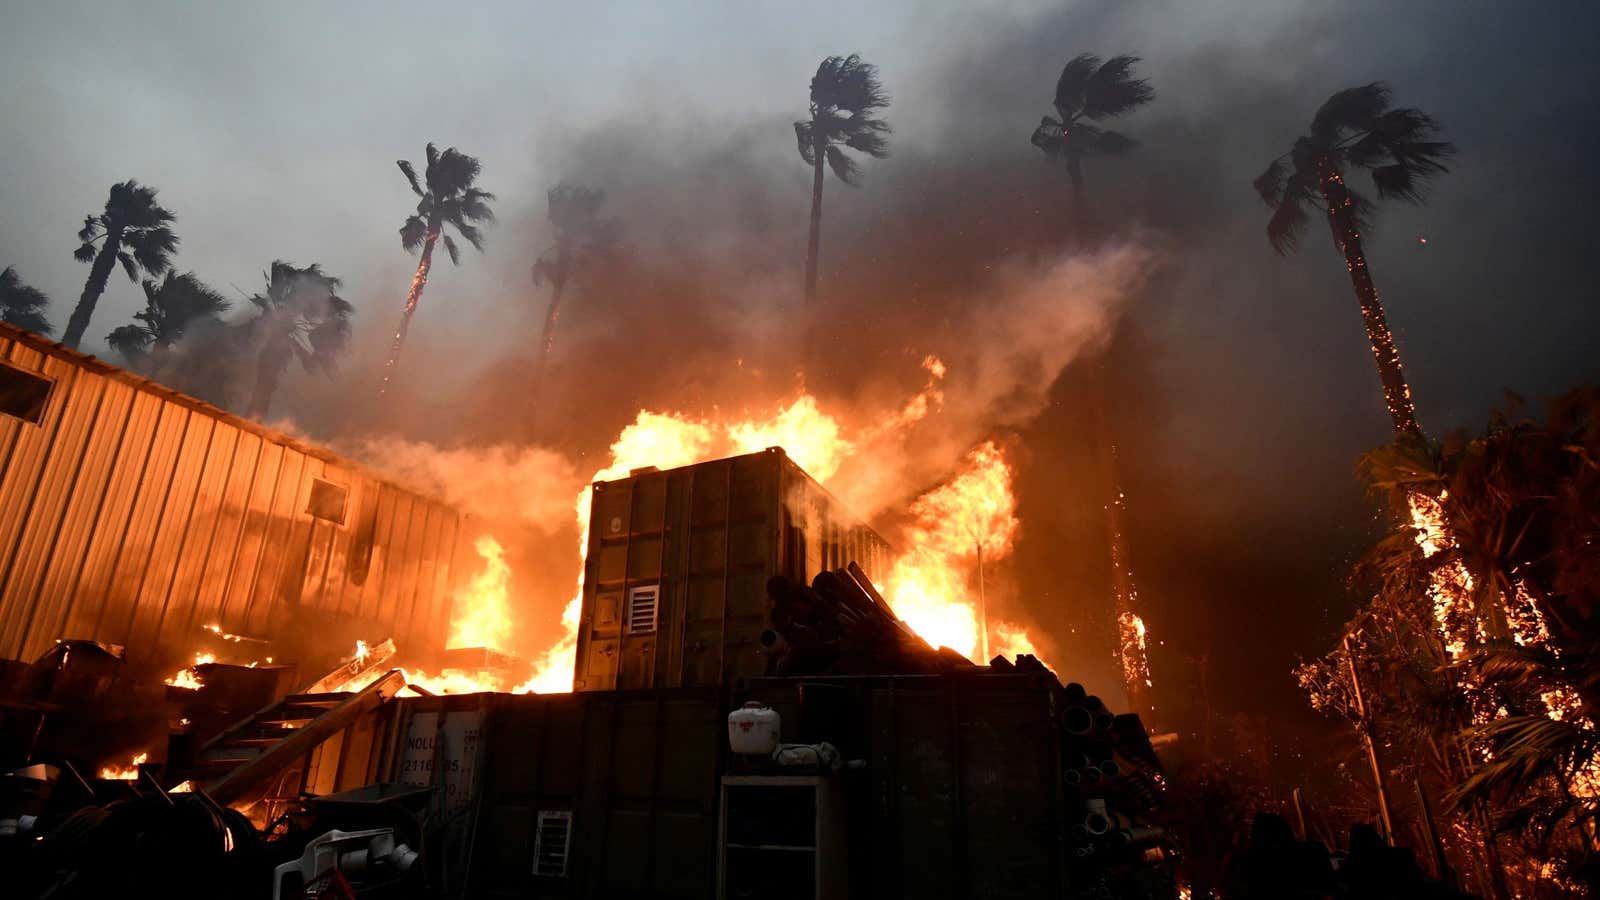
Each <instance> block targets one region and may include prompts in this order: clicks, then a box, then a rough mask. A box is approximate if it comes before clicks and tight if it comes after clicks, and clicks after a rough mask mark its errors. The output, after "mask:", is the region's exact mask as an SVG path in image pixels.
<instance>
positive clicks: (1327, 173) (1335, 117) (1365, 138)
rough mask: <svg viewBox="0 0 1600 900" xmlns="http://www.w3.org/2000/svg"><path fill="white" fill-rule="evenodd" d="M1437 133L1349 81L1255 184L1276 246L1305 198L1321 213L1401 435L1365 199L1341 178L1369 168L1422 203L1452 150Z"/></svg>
mask: <svg viewBox="0 0 1600 900" xmlns="http://www.w3.org/2000/svg"><path fill="white" fill-rule="evenodd" d="M1437 133H1438V126H1437V125H1436V124H1435V123H1434V121H1433V119H1432V118H1431V117H1429V116H1428V115H1427V114H1426V113H1424V112H1422V111H1421V110H1417V109H1391V108H1390V106H1389V88H1388V87H1386V86H1385V85H1383V84H1382V83H1373V84H1369V85H1365V86H1363V87H1356V88H1349V89H1346V90H1343V91H1340V92H1338V93H1337V94H1334V95H1333V96H1332V97H1329V98H1328V101H1327V102H1326V103H1324V104H1322V108H1321V109H1319V110H1317V114H1316V116H1315V117H1313V118H1312V120H1311V132H1310V133H1309V134H1306V135H1304V136H1302V137H1300V138H1299V139H1298V140H1296V141H1295V142H1294V147H1293V148H1291V149H1290V150H1289V152H1288V153H1285V154H1283V155H1282V156H1280V157H1278V158H1277V159H1275V160H1273V161H1272V163H1271V164H1270V165H1268V166H1267V170H1266V171H1265V172H1262V173H1261V176H1260V177H1258V178H1257V179H1256V181H1255V188H1256V191H1257V193H1259V194H1260V195H1261V199H1263V200H1265V201H1266V203H1267V205H1268V206H1270V207H1272V210H1273V213H1272V219H1271V221H1269V222H1268V223H1267V239H1268V240H1269V241H1271V242H1272V249H1274V250H1276V251H1278V252H1279V253H1288V252H1289V251H1291V250H1293V249H1294V248H1295V246H1296V245H1297V244H1298V243H1299V238H1300V234H1301V232H1303V231H1304V230H1305V226H1306V222H1307V221H1308V220H1309V218H1310V214H1309V213H1308V212H1307V208H1308V207H1311V208H1316V209H1320V210H1322V211H1323V212H1324V213H1326V214H1327V216H1328V225H1329V227H1330V228H1331V229H1332V230H1333V242H1334V244H1335V245H1336V246H1337V247H1338V248H1339V252H1340V253H1342V254H1344V262H1345V268H1347V269H1348V270H1349V271H1350V281H1351V283H1352V284H1353V285H1354V287H1355V291H1356V299H1357V300H1359V301H1360V303H1361V318H1362V320H1363V321H1365V322H1366V326H1367V340H1368V341H1369V342H1370V343H1371V345H1372V356H1373V358H1374V359H1375V360H1376V361H1377V364H1378V377H1379V379H1381V381H1382V383H1383V397H1384V402H1385V404H1386V405H1387V406H1388V408H1389V417H1390V419H1392V420H1393V422H1394V430H1395V433H1396V434H1397V435H1401V436H1407V435H1417V434H1420V431H1419V429H1418V428H1417V411H1416V407H1415V406H1414V405H1413V403H1412V400H1411V387H1410V386H1409V385H1408V384H1407V383H1406V377H1405V371H1404V370H1403V369H1401V367H1400V351H1399V350H1398V349H1396V348H1395V345H1394V335H1393V334H1391V333H1390V332H1389V324H1388V321H1387V318H1386V317H1385V316H1384V312H1383V305H1382V304H1381V303H1379V302H1378V288H1377V285H1375V284H1373V281H1372V273H1371V272H1370V271H1369V270H1368V269H1367V256H1366V252H1365V251H1364V250H1363V249H1362V245H1361V234H1362V232H1363V231H1365V230H1366V228H1367V226H1368V222H1369V219H1370V216H1371V212H1372V204H1371V203H1370V202H1368V201H1367V199H1366V198H1364V197H1362V196H1361V195H1360V194H1358V193H1356V192H1355V190H1353V189H1352V188H1351V187H1350V186H1349V185H1348V184H1346V183H1345V170H1346V169H1349V168H1357V169H1367V170H1369V171H1370V172H1371V173H1372V183H1373V186H1374V187H1376V188H1377V190H1378V196H1380V197H1384V198H1389V199H1395V200H1405V201H1408V202H1411V203H1420V202H1422V200H1423V192H1424V188H1426V186H1427V183H1428V180H1429V179H1431V178H1432V177H1433V176H1435V175H1439V174H1442V173H1444V172H1446V171H1448V170H1447V169H1446V168H1445V167H1444V165H1443V162H1442V160H1444V159H1446V158H1448V157H1449V156H1450V154H1451V153H1453V152H1454V151H1455V148H1454V147H1453V146H1451V145H1450V144H1448V143H1445V142H1444V141H1439V140H1434V137H1435V135H1436V134H1437Z"/></svg>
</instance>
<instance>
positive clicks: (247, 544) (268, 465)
mask: <svg viewBox="0 0 1600 900" xmlns="http://www.w3.org/2000/svg"><path fill="white" fill-rule="evenodd" d="M287 456H288V451H287V450H285V449H284V448H283V447H282V446H281V445H279V444H274V443H271V442H269V441H265V440H263V441H262V443H261V453H260V454H259V455H258V456H257V457H256V473H255V482H254V483H253V484H252V485H251V486H250V499H249V500H248V501H247V502H246V504H245V510H244V519H243V521H242V523H241V525H240V527H239V538H238V546H237V547H236V548H235V549H234V551H233V552H234V558H233V561H232V563H230V569H229V572H228V587H227V589H226V590H225V591H224V592H223V596H222V622H221V623H220V624H221V625H222V627H223V628H225V629H227V630H228V631H232V632H238V633H250V605H251V602H252V601H253V600H254V598H255V587H256V578H257V577H258V572H259V570H260V568H261V560H262V557H263V556H264V555H265V553H266V543H267V531H268V529H269V528H270V526H271V524H272V500H273V498H274V497H276V496H277V491H278V481H279V479H280V478H281V477H282V474H283V465H284V460H285V458H286V457H287Z"/></svg>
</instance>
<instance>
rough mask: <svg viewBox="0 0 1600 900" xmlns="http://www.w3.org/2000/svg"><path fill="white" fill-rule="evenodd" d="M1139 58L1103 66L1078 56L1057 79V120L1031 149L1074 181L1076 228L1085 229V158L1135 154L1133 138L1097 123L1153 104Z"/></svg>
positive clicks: (1044, 126)
mask: <svg viewBox="0 0 1600 900" xmlns="http://www.w3.org/2000/svg"><path fill="white" fill-rule="evenodd" d="M1138 62H1139V57H1137V56H1113V57H1111V58H1110V59H1108V60H1105V61H1104V62H1102V61H1101V60H1100V57H1098V56H1095V55H1094V54H1093V53H1080V54H1078V55H1077V56H1075V57H1073V58H1072V59H1071V60H1070V61H1068V62H1067V65H1066V67H1065V68H1063V69H1062V70H1061V77H1060V78H1058V79H1056V98H1055V108H1056V116H1060V118H1056V116H1045V117H1044V118H1043V119H1041V120H1040V121H1039V127H1038V128H1035V129H1034V130H1033V145H1034V146H1035V147H1038V148H1039V149H1040V150H1043V151H1044V152H1045V155H1046V156H1048V157H1049V158H1051V159H1058V160H1061V161H1062V162H1063V163H1065V164H1066V167H1067V176H1068V177H1069V178H1070V179H1071V181H1072V219H1073V222H1072V224H1073V227H1074V228H1075V229H1077V230H1079V231H1081V230H1082V229H1083V227H1084V225H1085V217H1084V192H1083V191H1084V189H1083V158H1084V157H1085V156H1116V155H1118V154H1122V153H1126V152H1127V151H1129V150H1131V149H1133V148H1134V147H1135V146H1136V145H1137V144H1136V142H1135V141H1134V140H1133V138H1130V137H1128V136H1127V135H1124V134H1122V133H1120V132H1116V131H1112V130H1110V129H1109V128H1101V127H1100V126H1099V125H1097V124H1094V123H1097V122H1100V121H1102V120H1104V119H1110V118H1115V117H1117V116H1120V115H1124V114H1126V113H1129V112H1132V111H1133V110H1135V109H1138V108H1139V107H1141V106H1143V105H1145V104H1146V103H1149V102H1150V101H1151V100H1153V99H1155V96H1156V92H1155V88H1152V87H1151V86H1150V82H1149V81H1148V80H1146V79H1143V78H1135V77H1134V75H1133V67H1134V66H1135V65H1137V64H1138Z"/></svg>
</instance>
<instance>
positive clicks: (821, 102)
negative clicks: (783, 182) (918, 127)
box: [794, 53, 890, 307]
mask: <svg viewBox="0 0 1600 900" xmlns="http://www.w3.org/2000/svg"><path fill="white" fill-rule="evenodd" d="M888 106H889V95H888V94H886V93H884V90H883V85H881V84H879V83H878V67H877V66H874V65H871V64H870V63H864V62H862V61H861V57H860V56H858V55H856V54H854V53H852V54H850V55H849V56H830V57H828V58H827V59H825V60H823V61H822V64H821V65H819V66H817V74H816V75H814V76H812V78H811V118H809V119H801V120H800V121H798V122H796V123H794V136H795V140H796V142H797V143H798V144H799V148H800V158H801V159H803V160H805V161H806V163H807V164H808V165H810V166H811V172H812V175H811V233H810V237H809V239H808V240H807V243H806V306H807V307H810V306H811V305H812V304H813V303H814V302H815V301H816V298H817V256H818V253H819V251H820V250H821V246H822V182H823V177H822V165H823V162H824V160H826V162H827V164H828V168H830V169H832V170H833V174H834V175H836V176H837V177H838V178H839V180H840V181H842V182H844V183H845V184H848V185H850V186H852V187H854V186H856V179H857V178H858V177H859V175H860V172H861V169H860V166H858V165H857V164H856V161H855V160H854V159H852V158H851V156H850V154H848V153H846V152H845V148H849V149H851V150H854V151H856V152H858V153H864V154H866V155H867V156H870V157H872V158H874V159H883V158H884V157H886V156H888V155H889V141H888V138H887V137H885V135H887V134H888V133H889V131H890V129H889V123H888V122H885V121H884V120H882V119H880V118H878V117H877V116H876V113H877V112H878V110H881V109H885V108H887V107H888Z"/></svg>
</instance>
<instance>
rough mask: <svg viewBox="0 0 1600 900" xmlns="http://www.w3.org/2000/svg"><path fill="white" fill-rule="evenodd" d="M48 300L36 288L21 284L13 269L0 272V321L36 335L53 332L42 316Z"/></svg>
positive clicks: (20, 277)
mask: <svg viewBox="0 0 1600 900" xmlns="http://www.w3.org/2000/svg"><path fill="white" fill-rule="evenodd" d="M49 305H50V298H49V297H46V296H45V294H44V292H43V291H41V290H39V289H38V288H35V287H32V286H30V285H28V284H26V283H24V282H23V280H22V276H21V275H19V274H18V273H17V270H16V268H15V267H12V266H7V267H6V268H5V269H4V270H3V271H0V321H4V322H10V323H11V324H12V325H15V326H17V327H18V328H26V329H27V330H29V331H32V332H35V333H38V334H49V333H50V332H51V331H53V330H55V329H54V328H52V327H51V325H50V321H49V320H48V319H46V318H45V316H44V309H45V307H46V306H49Z"/></svg>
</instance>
